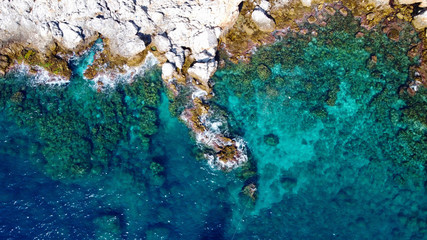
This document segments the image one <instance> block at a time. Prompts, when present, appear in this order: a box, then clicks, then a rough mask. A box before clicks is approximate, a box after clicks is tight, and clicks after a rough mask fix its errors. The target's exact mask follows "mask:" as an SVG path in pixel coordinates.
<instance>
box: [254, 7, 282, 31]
mask: <svg viewBox="0 0 427 240" xmlns="http://www.w3.org/2000/svg"><path fill="white" fill-rule="evenodd" d="M251 17H252V21H254V23H255V24H256V25H257V27H258V28H259V30H261V31H263V32H271V31H273V30H274V28H275V27H276V23H275V22H274V20H273V19H271V18H270V17H269V16H267V14H266V12H265V11H264V10H262V9H261V8H255V10H254V11H253V12H252V15H251Z"/></svg>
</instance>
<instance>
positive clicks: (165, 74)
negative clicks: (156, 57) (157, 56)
mask: <svg viewBox="0 0 427 240" xmlns="http://www.w3.org/2000/svg"><path fill="white" fill-rule="evenodd" d="M174 72H175V67H174V66H173V64H171V63H164V64H163V66H162V78H163V79H165V80H169V79H171V78H172V77H173V73H174Z"/></svg>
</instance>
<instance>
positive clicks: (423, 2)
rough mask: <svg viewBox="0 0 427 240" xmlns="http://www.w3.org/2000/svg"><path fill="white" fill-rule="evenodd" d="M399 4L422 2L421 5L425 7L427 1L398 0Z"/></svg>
mask: <svg viewBox="0 0 427 240" xmlns="http://www.w3.org/2000/svg"><path fill="white" fill-rule="evenodd" d="M397 2H398V3H399V4H408V5H409V4H414V3H420V7H422V8H425V7H427V1H426V0H398V1H397Z"/></svg>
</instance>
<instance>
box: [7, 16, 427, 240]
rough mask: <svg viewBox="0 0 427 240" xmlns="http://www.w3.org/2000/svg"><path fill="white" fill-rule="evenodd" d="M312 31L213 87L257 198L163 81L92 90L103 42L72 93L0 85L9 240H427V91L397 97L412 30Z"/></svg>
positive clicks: (338, 26) (143, 79) (262, 52)
mask: <svg viewBox="0 0 427 240" xmlns="http://www.w3.org/2000/svg"><path fill="white" fill-rule="evenodd" d="M305 27H307V28H308V29H309V32H310V31H316V33H317V34H316V35H310V34H306V35H304V34H288V35H286V36H282V35H280V36H277V42H276V43H274V44H272V45H269V46H264V47H261V48H259V49H258V50H257V51H256V53H255V54H254V55H253V57H252V60H251V62H249V63H239V64H235V63H232V62H229V61H228V59H227V58H226V57H223V59H221V60H222V61H224V62H225V66H224V67H222V68H220V69H219V70H218V71H217V72H216V74H215V75H214V76H213V78H212V80H213V82H214V83H215V85H214V92H215V97H214V98H213V99H212V100H210V102H209V103H210V105H211V107H212V109H214V110H215V111H216V112H217V114H221V115H222V116H224V115H225V116H228V120H227V122H224V124H226V125H228V126H229V129H230V130H231V132H230V134H232V135H238V136H241V137H243V139H244V140H245V141H246V143H247V146H248V154H249V158H250V160H251V162H252V163H254V164H255V166H256V169H257V172H256V185H257V198H256V200H252V199H251V198H249V197H246V196H245V195H244V194H242V188H243V187H244V186H245V182H244V179H242V178H241V177H240V176H239V170H235V171H231V172H222V171H220V170H216V169H212V168H211V167H210V166H209V165H208V164H207V162H206V161H204V160H203V158H202V157H200V155H201V154H200V149H199V148H198V146H197V144H196V143H195V141H194V139H193V137H192V135H191V132H190V131H189V129H188V128H187V127H186V126H185V125H184V124H183V123H182V122H180V120H179V119H178V117H177V116H176V114H173V112H174V110H172V108H173V104H174V103H175V101H177V100H176V99H175V100H174V99H173V98H171V97H170V94H169V93H168V91H167V90H166V89H165V87H164V86H163V85H162V80H161V74H160V70H159V69H156V68H152V69H151V70H147V71H146V72H145V73H141V74H140V75H138V76H137V77H135V78H134V79H133V80H132V81H131V82H130V81H128V80H129V79H122V80H119V81H118V83H117V84H116V85H115V86H107V87H106V89H104V90H103V91H97V88H96V86H95V84H94V83H93V82H91V81H90V80H86V79H84V78H83V76H82V74H83V72H84V69H85V68H86V67H87V66H88V64H91V63H92V59H93V56H94V53H95V52H96V51H99V50H100V49H102V46H101V45H102V41H101V40H99V41H98V42H97V43H96V44H95V45H94V47H93V48H92V49H91V50H90V51H88V52H87V53H86V54H85V55H83V56H81V57H78V58H77V57H76V58H75V59H74V60H73V61H72V62H70V66H72V68H73V70H74V71H73V72H74V74H73V76H72V77H71V79H70V82H69V83H68V84H63V85H45V84H39V83H37V81H36V80H35V77H34V76H31V75H29V74H28V73H26V72H19V71H16V72H12V73H9V74H8V75H6V76H5V77H4V78H0V186H1V187H0V239H150V240H151V239H185V240H190V239H215V240H221V239H232V240H234V239H345V240H349V239H387V240H388V239H427V237H426V236H427V195H426V185H427V184H426V183H427V175H426V170H425V167H426V161H427V123H426V121H427V118H426V115H425V114H426V108H425V106H427V105H426V103H427V97H426V96H427V91H426V90H425V89H421V90H420V91H419V92H418V93H417V94H416V95H415V96H413V97H411V96H409V95H408V94H407V93H406V91H403V90H402V89H403V87H404V86H405V84H407V82H408V81H409V80H410V79H411V72H410V71H409V67H410V66H411V65H416V64H417V63H418V61H419V57H417V56H415V57H408V56H407V55H406V53H407V51H408V50H409V49H410V48H411V46H413V44H416V43H418V41H419V40H418V37H417V34H416V32H414V31H413V30H412V29H411V28H410V26H403V30H402V31H401V32H400V35H401V40H399V41H394V40H391V39H389V38H388V37H387V36H386V35H385V34H383V33H382V32H381V31H380V30H378V29H373V30H370V31H368V30H366V29H363V28H361V27H360V26H359V23H358V22H357V21H355V20H354V19H353V18H352V17H351V16H348V17H339V18H338V17H337V19H332V20H331V22H330V23H329V24H328V25H327V26H326V27H313V26H305ZM358 33H363V34H358ZM360 36H362V37H360ZM171 110H172V111H171ZM175 110H176V109H175Z"/></svg>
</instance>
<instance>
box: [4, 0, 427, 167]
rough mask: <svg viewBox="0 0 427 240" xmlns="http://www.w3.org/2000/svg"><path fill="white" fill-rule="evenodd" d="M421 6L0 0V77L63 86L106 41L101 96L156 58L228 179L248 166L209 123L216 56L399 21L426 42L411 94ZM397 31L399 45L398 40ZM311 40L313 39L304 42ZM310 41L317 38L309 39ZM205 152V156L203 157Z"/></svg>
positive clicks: (420, 76) (312, 0) (375, 1)
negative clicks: (333, 29) (22, 71)
mask: <svg viewBox="0 0 427 240" xmlns="http://www.w3.org/2000/svg"><path fill="white" fill-rule="evenodd" d="M426 8H427V2H426V1H425V0H395V1H388V0H369V1H363V2H361V1H353V0H343V1H340V2H338V3H336V1H326V0H301V1H299V0H298V1H292V0H274V1H265V0H257V1H253V0H251V1H242V0H231V1H226V0H217V1H211V0H197V1H183V0H162V1H151V0H136V1H122V0H96V1H95V0H94V1H85V0H80V1H55V0H44V1H30V0H21V1H3V2H2V4H0V74H2V75H3V74H6V73H7V72H8V71H11V70H13V69H15V68H16V67H17V66H22V65H25V66H26V67H27V68H28V71H29V72H30V73H33V74H38V75H43V76H45V80H46V81H45V82H48V83H64V82H67V81H68V79H69V78H70V76H71V74H72V73H71V70H70V68H69V65H68V63H69V61H70V59H72V58H73V57H74V56H76V55H81V54H82V53H84V52H85V51H86V50H87V49H88V48H90V46H92V45H93V44H94V42H95V41H96V40H97V39H99V38H102V39H103V40H104V47H103V49H102V51H101V52H100V53H99V54H97V55H96V56H95V59H94V62H93V64H92V65H91V66H90V67H89V68H88V69H87V70H86V72H85V76H86V78H87V79H92V80H93V81H95V83H96V84H97V86H98V88H99V89H100V90H102V86H103V85H104V84H105V83H104V82H105V81H106V80H105V79H109V80H110V81H111V78H115V77H116V76H119V75H124V74H128V75H130V76H131V75H132V74H135V73H137V72H138V71H140V69H141V68H142V66H143V65H144V64H147V59H148V57H150V59H151V58H153V57H155V58H156V59H157V60H156V61H157V62H158V63H159V65H160V66H161V69H162V78H163V80H164V83H165V85H166V86H167V87H168V89H169V90H170V92H171V96H172V97H177V96H179V95H180V94H181V89H184V88H185V89H190V90H191V93H192V94H191V95H190V96H189V97H188V99H187V103H186V105H185V109H184V110H183V111H182V112H181V113H179V115H180V118H181V119H182V120H183V121H184V122H185V123H186V124H187V126H188V127H189V128H190V129H191V130H192V131H193V133H194V137H195V139H196V140H197V141H198V142H199V143H200V144H201V145H202V146H203V147H204V148H208V149H209V151H206V153H205V156H204V157H205V158H206V159H208V161H209V162H210V164H211V165H212V166H216V167H218V168H221V169H223V170H230V169H232V168H234V167H237V166H240V165H242V164H243V163H245V162H247V161H248V157H247V153H246V149H245V148H246V147H245V143H244V141H243V140H242V139H241V138H240V137H239V136H233V135H230V134H229V133H228V131H227V127H226V126H224V121H222V120H221V121H218V120H213V119H214V118H213V117H212V116H213V115H214V110H212V109H211V108H210V106H209V99H210V98H211V97H212V96H213V92H212V86H213V83H212V82H210V78H211V76H212V75H213V74H214V72H215V71H216V69H217V67H218V65H221V64H222V63H221V62H218V61H217V55H218V52H219V51H218V50H219V47H220V48H221V51H222V52H223V53H225V54H227V55H228V56H229V58H230V60H231V61H234V62H238V61H246V60H247V59H249V58H250V56H251V54H252V53H253V52H254V50H255V49H256V47H257V46H260V45H262V44H265V43H271V42H273V41H274V37H273V35H274V34H285V33H286V32H292V31H294V32H304V31H305V30H304V29H300V28H299V27H298V22H299V21H307V22H309V23H312V24H319V25H322V24H326V22H325V21H324V20H323V19H322V17H321V15H320V14H317V13H319V12H321V11H326V12H328V13H329V14H342V15H346V14H347V12H348V11H351V12H353V14H354V15H355V16H356V17H358V18H360V19H361V22H362V24H364V26H366V28H370V27H372V26H374V25H377V24H379V23H380V22H381V21H383V20H384V19H386V20H387V21H388V23H390V24H389V25H390V26H385V27H384V32H385V33H386V34H387V35H388V36H389V37H390V38H396V37H398V27H396V26H398V24H399V21H407V22H411V23H412V24H413V26H414V28H415V29H416V30H417V31H418V32H419V35H420V38H421V39H423V41H422V42H421V43H420V44H419V46H414V48H415V50H414V51H421V52H422V58H421V60H420V61H421V64H420V67H418V68H417V69H414V70H413V72H414V74H415V75H416V77H417V78H416V79H417V80H416V81H414V82H412V83H409V87H408V89H407V91H409V92H412V93H415V92H416V91H417V89H418V87H419V86H421V85H424V86H427V80H426V79H427V70H426V66H427V65H426V62H427V51H426V50H424V49H425V44H427V32H426V27H427V11H426ZM396 31H397V36H396ZM307 34H309V33H307ZM311 34H315V33H311ZM207 152H210V153H207Z"/></svg>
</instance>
